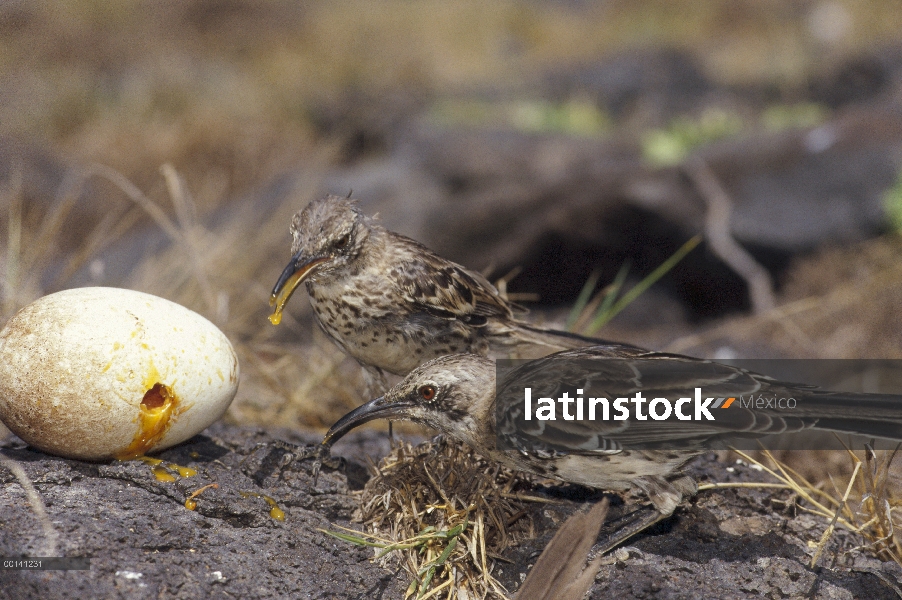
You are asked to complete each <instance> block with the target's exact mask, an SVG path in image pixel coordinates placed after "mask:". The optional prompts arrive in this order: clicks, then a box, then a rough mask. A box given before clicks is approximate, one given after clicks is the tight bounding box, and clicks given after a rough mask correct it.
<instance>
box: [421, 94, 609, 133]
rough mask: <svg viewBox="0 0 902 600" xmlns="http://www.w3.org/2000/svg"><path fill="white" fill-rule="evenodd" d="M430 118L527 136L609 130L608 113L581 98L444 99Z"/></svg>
mask: <svg viewBox="0 0 902 600" xmlns="http://www.w3.org/2000/svg"><path fill="white" fill-rule="evenodd" d="M430 116H431V118H432V119H433V120H434V121H435V122H437V123H440V124H445V125H449V126H455V125H456V126H460V125H463V126H469V127H491V126H496V127H497V126H502V127H509V128H511V129H515V130H518V131H524V132H527V133H563V134H566V135H577V136H599V135H603V134H605V133H607V132H608V131H609V130H610V129H611V128H612V124H611V119H610V117H609V116H608V115H607V113H605V112H604V111H603V110H601V109H600V108H598V106H596V105H595V103H593V102H591V101H590V100H587V99H582V98H572V99H570V100H567V101H566V102H551V101H548V100H515V101H510V102H489V101H482V100H443V101H441V102H438V103H437V104H436V105H435V106H433V108H432V110H431V111H430Z"/></svg>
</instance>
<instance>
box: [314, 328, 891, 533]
mask: <svg viewBox="0 0 902 600" xmlns="http://www.w3.org/2000/svg"><path fill="white" fill-rule="evenodd" d="M611 359H618V360H611ZM586 362H589V363H590V364H589V365H588V367H587V366H586V364H585V363H586ZM591 363H594V364H591ZM608 368H610V369H611V370H612V373H611V374H610V377H608V376H606V377H602V378H601V379H602V380H603V381H605V382H611V383H610V385H613V386H614V387H615V388H616V389H617V390H618V391H613V390H611V388H608V390H609V391H611V397H614V396H615V395H619V394H621V393H623V394H627V393H628V390H635V389H645V390H655V391H656V393H657V392H660V395H661V396H663V397H671V398H676V397H678V396H675V395H673V393H672V392H674V391H679V392H685V391H686V390H687V389H691V388H693V387H696V386H700V387H703V388H704V389H705V390H706V395H715V396H716V395H725V396H739V395H741V394H746V395H748V394H751V393H755V394H773V393H777V394H784V395H785V394H789V395H793V396H794V397H795V398H797V399H798V401H799V404H798V407H799V409H798V410H796V411H793V412H788V413H785V414H779V413H775V412H773V411H770V412H768V411H760V410H754V409H752V408H742V407H741V406H738V405H737V406H736V407H734V408H731V409H729V410H725V411H722V413H718V418H717V420H716V421H707V422H703V423H693V425H692V426H687V425H686V424H685V422H680V421H677V422H676V423H673V422H667V421H653V420H646V421H637V420H634V419H631V420H628V421H618V422H616V423H611V422H605V421H588V420H583V421H567V420H556V421H544V422H536V421H531V422H530V423H531V424H530V425H529V426H526V427H522V426H521V427H512V426H511V425H510V423H509V422H507V420H508V417H510V416H516V415H515V412H514V411H512V410H509V407H507V406H502V407H501V408H502V409H503V410H501V411H500V412H497V410H498V406H496V403H497V402H504V400H501V401H499V400H498V399H496V381H495V379H496V368H495V364H494V362H493V361H492V360H490V359H487V358H484V357H481V356H476V355H473V354H457V355H451V356H444V357H440V358H437V359H435V360H432V361H429V362H427V363H425V364H424V365H422V366H420V367H419V368H417V369H415V370H414V371H412V372H411V373H410V374H409V375H408V376H407V377H406V378H404V380H403V381H401V382H400V383H398V384H397V385H396V386H394V387H393V388H392V389H391V390H389V391H388V393H386V394H385V395H384V396H383V397H381V398H377V399H375V400H371V401H370V402H368V403H367V404H364V405H363V406H360V407H358V408H357V409H355V410H354V411H352V412H350V413H348V414H347V415H345V416H344V417H342V418H341V419H340V420H339V421H337V422H336V423H335V424H334V425H333V426H332V428H331V429H330V430H329V432H328V433H327V434H326V437H325V439H324V441H323V443H324V444H327V445H331V443H333V442H334V441H335V440H337V439H338V438H340V437H341V436H343V435H344V434H345V433H347V432H348V431H350V430H351V429H352V428H354V427H356V426H357V425H360V424H362V423H365V422H367V421H371V420H373V419H378V418H390V419H408V420H412V421H415V422H418V423H421V424H424V425H427V426H429V427H432V428H434V429H437V430H438V431H440V432H442V433H444V434H445V435H448V436H450V437H452V438H454V439H456V440H458V441H461V442H464V443H466V444H469V445H470V446H471V447H472V448H473V449H474V450H475V451H476V452H478V453H479V454H481V455H483V456H486V457H487V458H491V459H493V460H496V461H498V462H501V463H503V464H505V465H507V466H510V467H512V468H514V469H516V470H520V471H526V472H530V473H534V474H538V475H541V476H545V477H550V478H555V479H559V480H562V481H566V482H570V483H578V484H582V485H587V486H590V487H593V488H598V489H604V490H623V489H627V488H630V487H633V486H636V487H639V488H641V489H642V490H644V491H645V492H646V493H647V495H648V496H649V498H650V499H651V501H652V503H653V504H654V505H655V508H656V509H657V511H658V513H659V514H660V515H661V516H666V515H669V514H670V513H672V512H673V510H674V509H675V508H676V506H677V505H678V504H679V502H680V500H681V499H682V498H683V497H684V496H685V495H687V494H692V493H694V492H695V489H696V486H695V483H694V481H692V480H691V479H690V478H688V477H686V476H683V475H682V474H681V468H682V467H683V465H684V464H685V463H686V462H687V461H689V460H690V459H691V458H693V457H695V456H698V455H699V454H701V453H703V452H705V451H706V450H707V449H708V448H710V447H711V443H712V442H716V441H718V440H723V439H730V436H737V435H739V436H742V437H753V438H754V437H760V436H764V435H769V434H773V433H779V432H795V431H801V430H804V429H825V430H830V431H839V432H846V433H855V434H861V435H866V436H875V437H882V438H888V439H894V440H902V403H900V399H899V397H898V396H884V395H872V394H846V393H839V392H835V393H834V392H827V391H822V390H818V389H815V388H812V387H811V386H805V385H796V384H789V383H784V382H779V381H775V380H773V379H771V378H769V377H766V376H763V375H758V374H756V373H751V372H749V371H745V370H743V369H740V368H738V367H732V366H728V365H722V364H719V363H715V362H712V361H707V360H703V359H697V358H691V357H687V356H680V355H676V354H665V353H658V352H651V351H646V350H641V349H637V348H632V347H626V346H619V345H600V346H592V347H586V348H580V349H577V350H571V351H564V352H558V353H555V354H552V355H550V356H547V357H544V358H540V359H537V360H534V361H529V362H527V363H525V364H524V365H523V366H521V367H519V371H515V372H513V373H509V374H507V375H506V376H505V379H504V380H503V382H502V388H501V391H502V398H503V397H504V390H505V387H504V384H505V382H508V381H527V380H529V381H534V380H535V379H534V378H533V379H530V377H534V376H538V377H539V380H540V381H542V382H544V383H545V384H546V385H547V387H546V389H544V390H543V391H542V392H541V393H542V395H548V396H549V397H552V398H554V397H557V392H556V391H555V389H554V388H555V387H556V386H568V385H573V384H574V383H577V382H578V381H579V379H578V378H579V377H585V375H586V374H587V373H588V372H590V371H593V372H599V373H600V372H602V371H603V370H604V369H608ZM623 369H628V370H629V371H630V375H629V376H623V374H622V373H619V372H618V370H623ZM643 379H644V380H646V383H645V384H643V382H642V380H643ZM649 382H651V383H649ZM603 385H606V386H607V385H608V383H605V384H603ZM648 386H651V387H648ZM561 389H562V387H561ZM668 390H669V392H668ZM519 391H520V393H521V395H519V396H517V398H518V401H519V402H521V403H522V401H523V396H522V388H520V390H519ZM679 392H677V393H679ZM683 395H685V394H683ZM649 397H653V396H652V392H649ZM513 406H514V404H513V403H512V404H511V407H513ZM496 415H499V420H498V423H497V425H496ZM496 427H497V428H496ZM499 433H500V435H501V437H502V439H503V441H506V442H507V443H506V444H505V446H507V448H504V447H502V448H499V445H498V439H499ZM549 440H551V441H552V443H550V444H549V443H548V441H549Z"/></svg>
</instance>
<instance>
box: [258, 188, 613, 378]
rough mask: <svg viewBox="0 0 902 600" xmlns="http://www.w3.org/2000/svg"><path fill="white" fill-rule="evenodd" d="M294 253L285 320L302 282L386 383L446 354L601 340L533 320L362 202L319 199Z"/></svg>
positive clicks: (281, 289) (297, 226) (282, 284)
mask: <svg viewBox="0 0 902 600" xmlns="http://www.w3.org/2000/svg"><path fill="white" fill-rule="evenodd" d="M290 231H291V235H292V237H293V243H292V246H291V252H292V255H293V256H292V257H291V261H290V262H289V263H288V266H286V267H285V269H284V271H283V272H282V275H281V276H280V277H279V280H278V282H277V283H276V285H275V287H274V288H273V291H272V297H271V300H270V304H273V305H275V312H274V313H273V315H272V316H271V317H270V321H272V322H273V323H274V324H277V323H278V322H279V321H280V320H281V313H282V310H283V309H284V307H285V304H286V303H287V302H288V300H289V298H290V297H291V295H292V293H293V292H294V290H295V289H296V288H297V287H298V286H299V285H300V284H301V282H304V283H306V284H307V292H308V293H309V295H310V302H311V304H312V306H313V312H314V314H315V315H316V320H317V322H318V323H319V325H320V326H321V327H322V329H323V331H325V332H326V334H328V335H329V337H331V338H332V340H334V341H335V343H336V344H338V345H339V346H340V347H341V348H342V350H344V351H345V353H347V354H349V355H350V356H352V357H354V358H355V359H356V360H357V361H358V362H359V363H360V364H361V365H363V366H364V368H365V369H366V370H367V372H368V373H369V374H370V376H372V377H373V378H374V379H375V380H376V382H378V383H379V384H380V386H381V389H379V392H383V391H385V389H386V387H387V386H386V384H385V379H384V374H383V371H387V372H389V373H393V374H395V375H401V376H403V375H406V374H407V373H409V372H410V371H411V370H412V369H413V368H415V367H417V366H418V365H420V364H422V363H424V362H426V361H427V360H430V359H432V358H436V357H439V356H444V355H446V354H455V353H460V352H468V353H474V354H480V355H486V354H488V353H489V352H490V351H491V352H498V353H502V354H507V353H514V354H516V353H517V352H518V351H521V350H522V351H528V349H529V348H530V347H532V348H536V347H538V348H540V349H541V354H548V353H550V352H554V351H557V350H564V349H568V348H578V347H580V346H586V345H590V344H595V343H599V342H600V340H597V339H590V338H585V337H582V336H578V335H575V334H571V333H567V332H561V331H554V330H548V329H542V328H539V327H534V326H531V325H529V324H527V323H525V322H524V321H522V320H520V319H519V318H517V316H516V313H518V312H523V309H521V308H520V307H518V306H516V305H515V304H512V303H511V302H509V301H508V300H506V299H505V298H504V297H503V296H502V295H501V294H500V293H499V292H498V290H497V289H495V287H494V286H493V285H492V284H491V283H489V282H488V281H487V280H486V278H485V277H483V276H482V275H480V274H479V273H477V272H475V271H471V270H469V269H467V268H465V267H462V266H461V265H459V264H457V263H454V262H451V261H449V260H446V259H444V258H442V257H440V256H438V255H437V254H435V253H434V252H432V251H431V250H429V249H428V248H426V247H425V246H423V245H422V244H420V243H419V242H416V241H414V240H412V239H410V238H407V237H404V236H403V235H399V234H397V233H394V232H392V231H388V230H386V229H385V228H384V227H381V226H379V225H378V224H376V223H375V222H374V221H373V219H372V218H370V217H367V216H365V215H364V214H363V213H362V212H361V211H360V209H359V208H358V207H357V205H356V201H354V200H351V199H349V198H341V197H338V196H328V197H326V198H323V199H321V200H315V201H313V202H311V203H310V204H308V205H307V207H306V208H304V209H303V210H301V211H300V212H298V213H297V214H296V215H295V216H294V218H293V219H292V221H291V227H290Z"/></svg>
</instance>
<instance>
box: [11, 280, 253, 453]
mask: <svg viewBox="0 0 902 600" xmlns="http://www.w3.org/2000/svg"><path fill="white" fill-rule="evenodd" d="M237 390H238V358H237V357H236V356H235V351H234V350H233V349H232V345H231V344H230V343H229V340H228V339H227V338H226V336H225V335H224V334H223V333H222V332H221V331H220V330H219V329H217V328H216V326H215V325H213V324H212V323H210V322H209V321H208V320H206V319H205V318H203V317H202V316H200V315H199V314H197V313H195V312H193V311H190V310H188V309H187V308H185V307H183V306H180V305H178V304H175V303H173V302H170V301H169V300H164V299H163V298H158V297H156V296H151V295H150V294H144V293H141V292H135V291H131V290H123V289H117V288H102V287H93V288H77V289H71V290H65V291H62V292H58V293H56V294H51V295H49V296H45V297H43V298H41V299H39V300H37V301H35V302H33V303H32V304H29V305H28V306H26V307H25V308H23V309H22V310H21V311H19V312H18V313H17V314H16V315H15V316H14V317H13V318H12V319H10V320H9V322H8V323H6V325H5V327H4V328H3V330H2V331H0V420H2V421H3V423H4V424H5V425H6V426H7V427H8V428H9V429H10V430H12V432H13V433H15V434H16V435H18V436H19V437H20V438H22V439H23V440H25V441H26V442H28V443H29V444H31V445H32V446H34V447H35V448H38V449H40V450H43V451H45V452H48V453H51V454H56V455H59V456H65V457H69V458H80V459H86V460H104V459H109V458H133V457H135V456H140V455H143V454H145V453H147V452H152V451H157V450H162V449H164V448H168V447H170V446H173V445H175V444H178V443H179V442H183V441H184V440H187V439H188V438H190V437H191V436H193V435H195V434H196V433H199V432H200V431H202V430H203V429H205V428H206V427H207V426H208V425H210V424H211V423H213V422H214V421H216V420H217V419H218V418H219V417H221V416H222V414H223V413H224V412H225V411H226V409H227V408H228V407H229V404H230V403H231V402H232V399H233V398H234V397H235V392H236V391H237Z"/></svg>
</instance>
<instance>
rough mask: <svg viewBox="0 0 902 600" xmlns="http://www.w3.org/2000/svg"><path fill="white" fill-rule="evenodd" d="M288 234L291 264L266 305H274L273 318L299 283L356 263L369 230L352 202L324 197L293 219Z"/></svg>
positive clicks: (366, 219) (362, 216) (283, 273)
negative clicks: (289, 235)
mask: <svg viewBox="0 0 902 600" xmlns="http://www.w3.org/2000/svg"><path fill="white" fill-rule="evenodd" d="M290 231H291V236H292V238H293V241H292V244H291V253H292V257H291V261H290V262H289V263H288V265H287V266H286V267H285V269H284V270H283V271H282V275H281V276H279V280H278V281H277V282H276V285H275V287H274V288H273V290H272V296H271V297H270V301H269V303H270V305H276V312H275V313H274V315H273V317H277V315H281V313H282V309H283V308H284V307H285V304H287V303H288V300H289V298H291V295H292V294H293V293H294V290H295V289H297V287H298V286H299V285H300V284H301V283H302V282H304V281H305V280H309V281H313V280H315V278H318V277H328V276H330V275H332V274H335V273H337V272H340V271H341V270H342V269H346V268H348V267H349V266H350V265H351V264H352V263H353V262H354V261H355V260H357V258H358V257H359V256H360V253H361V249H362V248H363V245H364V243H365V242H366V239H367V237H368V236H369V232H370V226H369V219H368V218H367V217H366V216H364V214H363V213H362V212H360V209H359V208H357V204H356V201H354V200H351V199H350V198H341V197H339V196H327V197H326V198H322V199H320V200H314V201H313V202H311V203H310V204H308V205H307V206H306V207H305V208H304V209H303V210H301V211H300V212H298V213H297V214H296V215H294V218H293V219H292V220H291V228H290ZM270 320H272V318H271V319H270ZM277 322H278V321H277V320H276V321H274V323H277Z"/></svg>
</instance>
